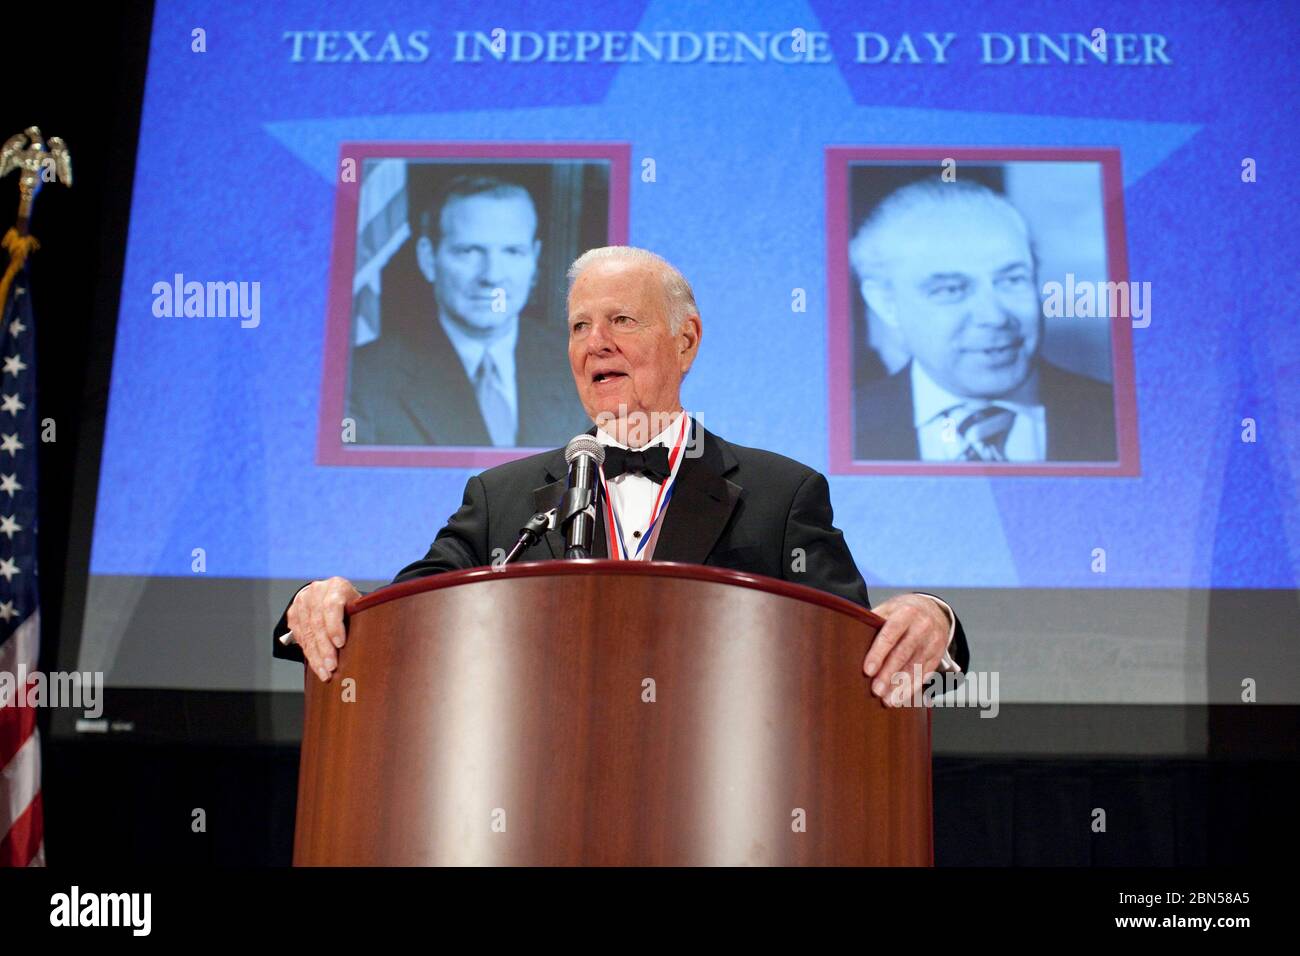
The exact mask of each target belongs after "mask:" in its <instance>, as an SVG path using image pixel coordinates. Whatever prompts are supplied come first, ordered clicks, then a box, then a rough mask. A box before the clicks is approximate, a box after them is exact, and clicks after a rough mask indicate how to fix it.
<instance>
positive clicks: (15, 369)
mask: <svg viewBox="0 0 1300 956" xmlns="http://www.w3.org/2000/svg"><path fill="white" fill-rule="evenodd" d="M26 368H27V363H26V362H24V361H23V359H22V356H21V355H6V356H5V367H4V374H5V375H12V376H14V377H15V378H17V377H18V373H19V372H21V371H23V370H24V369H26Z"/></svg>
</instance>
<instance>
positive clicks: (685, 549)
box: [654, 423, 741, 564]
mask: <svg viewBox="0 0 1300 956" xmlns="http://www.w3.org/2000/svg"><path fill="white" fill-rule="evenodd" d="M695 427H696V428H697V429H699V436H698V439H697V441H696V445H697V446H698V450H699V452H700V454H699V455H698V457H694V458H687V459H686V460H685V461H683V462H682V466H681V468H680V469H679V470H678V472H677V480H676V482H674V484H673V497H672V500H671V501H669V503H668V508H667V510H666V511H664V514H663V518H662V519H661V520H662V521H663V528H662V530H660V532H659V540H658V542H656V544H655V553H654V559H655V560H656V561H681V562H684V563H687V564H703V563H704V562H705V560H706V559H707V558H708V556H709V554H710V553H711V552H712V551H713V546H714V545H715V544H716V543H717V541H718V536H719V535H721V534H722V529H723V528H725V527H726V526H727V522H728V521H730V520H731V513H732V512H733V511H735V509H736V503H737V502H738V501H739V500H740V491H741V489H740V485H738V484H736V483H735V482H734V481H731V480H730V479H728V478H727V477H726V475H727V474H728V473H729V472H731V471H732V470H733V469H735V467H736V464H737V462H736V456H735V455H734V454H732V452H731V449H730V448H728V447H727V443H726V442H724V441H723V440H722V439H721V438H718V437H717V436H716V435H713V434H711V433H710V432H708V431H706V430H705V428H704V426H703V425H700V424H699V423H696V425H695Z"/></svg>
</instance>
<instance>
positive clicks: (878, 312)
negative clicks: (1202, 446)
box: [849, 179, 1116, 463]
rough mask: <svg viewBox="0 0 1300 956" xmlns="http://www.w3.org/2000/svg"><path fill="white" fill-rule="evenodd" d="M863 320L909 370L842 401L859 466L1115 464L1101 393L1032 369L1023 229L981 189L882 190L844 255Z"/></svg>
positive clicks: (1109, 398)
mask: <svg viewBox="0 0 1300 956" xmlns="http://www.w3.org/2000/svg"><path fill="white" fill-rule="evenodd" d="M849 257H850V259H851V261H852V265H853V270H854V272H855V274H856V275H857V278H858V282H859V286H858V288H859V290H860V292H861V293H862V297H863V300H864V301H865V302H866V305H867V309H868V310H869V311H870V312H871V313H872V314H873V315H875V316H877V317H878V318H879V319H880V321H882V322H883V323H885V325H887V326H889V327H890V328H892V329H894V330H896V331H897V333H898V334H899V337H900V338H901V340H902V342H903V344H904V347H905V348H906V350H907V351H908V352H909V353H910V355H911V360H910V361H909V362H908V363H907V364H906V365H905V366H904V367H903V368H902V369H900V370H899V371H897V372H895V373H894V374H893V375H890V376H888V377H886V378H883V379H880V380H877V381H875V382H871V383H869V384H866V385H863V384H862V383H858V385H857V387H856V389H855V395H854V458H855V459H858V460H866V461H917V460H920V461H933V462H954V463H960V462H1036V461H1089V462H1107V461H1114V460H1115V452H1116V448H1115V413H1114V398H1113V395H1112V392H1111V389H1110V386H1108V385H1106V384H1105V383H1103V382H1099V381H1097V380H1095V379H1092V378H1088V377H1087V376H1084V375H1079V374H1076V373H1074V372H1070V371H1067V370H1066V369H1063V368H1060V367H1059V366H1057V365H1054V364H1052V363H1051V362H1048V361H1047V360H1046V359H1044V358H1043V357H1042V354H1041V348H1042V340H1043V313H1042V308H1041V304H1040V300H1039V295H1038V280H1037V263H1036V261H1035V258H1034V252H1033V243H1032V238H1031V236H1030V232H1029V227H1028V224H1027V223H1026V222H1025V220H1024V217H1023V216H1021V215H1020V212H1019V211H1018V210H1017V209H1016V208H1015V207H1014V206H1013V205H1011V203H1010V202H1008V201H1007V200H1006V198H1005V197H1003V196H1001V195H999V194H998V193H995V192H994V191H993V190H991V189H989V188H987V187H986V186H983V185H979V184H976V183H971V182H961V181H958V182H943V181H941V180H939V179H933V180H922V181H919V182H915V183H911V184H909V185H907V186H903V187H902V188H900V189H898V190H896V191H894V192H893V193H891V194H890V195H889V196H887V197H885V199H884V200H882V201H881V203H880V204H879V205H878V206H877V207H876V208H875V210H874V211H873V212H872V213H871V214H870V215H868V216H867V218H866V219H865V220H864V222H863V223H862V225H861V226H860V227H859V229H858V230H857V233H856V234H855V235H854V237H853V240H852V242H851V243H850V245H849Z"/></svg>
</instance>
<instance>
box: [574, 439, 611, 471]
mask: <svg viewBox="0 0 1300 956" xmlns="http://www.w3.org/2000/svg"><path fill="white" fill-rule="evenodd" d="M581 455H589V456H590V457H592V458H594V459H596V464H597V465H603V464H604V463H605V446H604V445H602V444H601V443H600V442H598V441H596V439H595V438H593V437H592V436H591V435H575V436H574V437H573V438H572V439H571V440H570V441H569V443H568V444H567V445H565V446H564V461H565V463H566V464H569V465H572V464H573V460H574V459H575V458H578V457H579V456H581Z"/></svg>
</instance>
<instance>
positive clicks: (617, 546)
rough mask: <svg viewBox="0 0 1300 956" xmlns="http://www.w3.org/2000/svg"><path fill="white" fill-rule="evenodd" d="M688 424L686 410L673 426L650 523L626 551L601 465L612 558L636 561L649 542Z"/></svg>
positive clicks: (670, 493)
mask: <svg viewBox="0 0 1300 956" xmlns="http://www.w3.org/2000/svg"><path fill="white" fill-rule="evenodd" d="M691 425H692V422H691V416H690V415H689V414H688V413H687V412H682V425H681V428H679V429H678V430H677V440H676V441H675V442H674V443H673V447H672V450H671V451H670V452H669V453H668V477H667V478H666V479H664V483H663V484H661V485H660V486H659V493H658V494H657V495H655V503H654V507H653V508H652V509H651V510H650V524H649V525H647V526H646V529H645V533H644V534H642V535H641V540H639V541H638V542H637V545H636V549H635V550H633V551H631V552H630V553H629V549H628V546H627V542H626V541H625V540H624V539H623V525H622V522H620V521H619V520H618V515H617V514H615V513H614V503H613V500H612V499H611V498H610V496H609V485H608V484H607V483H606V481H605V470H604V469H603V468H602V469H601V471H600V490H601V493H602V496H603V497H604V499H605V527H606V528H612V529H614V533H613V535H611V537H612V538H613V539H614V550H615V551H616V552H617V553H616V554H615V555H613V556H614V557H615V558H618V559H619V560H628V561H636V560H638V559H639V558H640V557H641V552H642V551H643V550H644V549H645V546H646V543H647V542H649V540H650V536H651V535H652V534H653V533H654V529H655V525H656V524H658V523H659V519H660V517H662V515H663V513H664V509H665V508H667V507H668V502H669V500H670V499H671V498H672V496H673V486H674V485H676V483H677V467H676V466H677V459H678V457H679V456H680V455H681V454H682V446H683V445H684V444H685V443H686V431H687V429H688V428H690V427H691Z"/></svg>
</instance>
